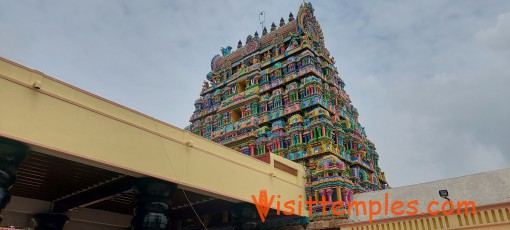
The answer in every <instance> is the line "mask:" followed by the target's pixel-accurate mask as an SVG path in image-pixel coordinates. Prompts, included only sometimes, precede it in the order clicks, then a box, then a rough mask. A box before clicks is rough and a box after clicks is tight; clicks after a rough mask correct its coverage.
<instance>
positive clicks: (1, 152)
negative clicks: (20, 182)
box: [0, 137, 28, 223]
mask: <svg viewBox="0 0 510 230" xmlns="http://www.w3.org/2000/svg"><path fill="white" fill-rule="evenodd" d="M27 155H28V146H26V145H25V144H23V143H21V142H18V141H14V140H11V139H7V138H4V137H0V212H1V211H2V209H4V208H5V207H6V206H7V204H9V202H10V201H11V193H10V192H9V189H10V188H11V186H12V185H13V184H14V182H15V181H16V172H17V170H18V167H19V165H20V163H21V162H22V161H23V160H24V159H25V158H26V157H27ZM2 219H3V218H2V216H1V215H0V223H1V222H2Z"/></svg>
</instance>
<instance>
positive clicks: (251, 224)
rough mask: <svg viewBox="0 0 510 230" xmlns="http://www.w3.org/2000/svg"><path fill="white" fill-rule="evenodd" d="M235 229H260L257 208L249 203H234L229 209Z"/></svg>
mask: <svg viewBox="0 0 510 230" xmlns="http://www.w3.org/2000/svg"><path fill="white" fill-rule="evenodd" d="M230 212H231V214H232V218H233V222H234V226H235V227H234V229H236V230H241V229H242V230H251V229H260V217H259V214H258V212H257V208H256V207H255V205H254V204H250V203H237V204H234V205H233V207H232V209H231V210H230Z"/></svg>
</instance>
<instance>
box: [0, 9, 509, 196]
mask: <svg viewBox="0 0 510 230" xmlns="http://www.w3.org/2000/svg"><path fill="white" fill-rule="evenodd" d="M301 2H302V1H298V0H295V1H170V0H164V1H120V0H119V1H114V0H110V1H104V0H88V1H44V0H37V1H35V0H34V1H30V0H28V1H8V0H0V56H2V57H5V58H8V59H10V60H13V61H16V62H18V63H20V64H23V65H26V66H29V67H31V68H34V69H37V70H40V71H42V72H44V73H46V74H48V75H50V76H53V77H55V78H58V79H60V80H63V81H65V82H68V83H70V84H73V85H75V86H78V87H80V88H82V89H85V90H87V91H90V92H92V93H95V94H97V95H99V96H102V97H105V98H108V99H110V100H113V101H115V102H118V103H120V104H123V105H126V106H128V107H131V108H133V109H136V110H138V111H140V112H143V113H146V114H148V115H150V116H153V117H155V118H158V119H160V120H163V121H166V122H169V123H171V124H174V125H176V126H178V127H185V126H186V125H187V124H188V118H189V117H190V115H191V114H192V112H193V102H194V100H195V99H196V98H197V97H198V94H199V92H200V89H201V85H202V82H203V80H204V79H205V76H206V74H207V73H208V72H209V71H210V61H211V58H212V57H213V56H214V55H215V54H219V53H220V47H226V46H228V45H230V46H232V47H235V46H236V44H237V42H238V40H240V39H241V40H243V42H244V40H245V39H246V36H247V35H249V34H253V33H254V32H255V31H256V30H258V31H259V33H260V31H261V29H260V25H259V19H258V13H259V12H260V11H265V12H266V25H270V23H271V22H273V21H275V22H278V21H279V20H280V17H282V16H283V17H284V19H285V20H287V17H288V14H289V12H293V13H294V15H296V14H297V10H298V8H299V4H300V3H301ZM312 3H313V6H314V8H315V13H316V17H317V19H318V20H319V23H320V24H321V26H322V29H323V32H324V35H325V42H326V46H327V47H328V49H329V50H330V52H331V54H332V55H333V56H334V57H335V60H336V61H337V67H338V68H339V69H340V74H341V77H342V78H343V79H344V81H345V82H346V84H347V86H346V90H347V93H348V94H350V96H351V99H352V101H353V104H354V105H355V106H356V107H357V108H358V110H359V112H360V121H361V122H362V125H363V126H365V127H366V130H367V134H368V136H369V138H370V139H371V140H372V141H373V142H374V143H375V144H376V146H377V149H378V152H379V155H380V159H381V160H380V165H381V167H382V168H383V170H385V171H386V176H387V179H388V180H389V182H390V185H392V186H394V187H395V186H402V185H408V184H415V183H422V182H427V181H432V180H439V179H444V178H450V177H456V176H462V175H466V174H472V173H478V172H483V171H489V170H496V169H502V168H508V167H510V140H508V138H509V137H510V135H509V134H510V121H509V120H508V119H510V101H509V98H510V96H509V87H510V1H505V0H504V1H468V0H464V1H454V0H451V1H420V2H418V1H348V0H345V1H317V2H316V1H312Z"/></svg>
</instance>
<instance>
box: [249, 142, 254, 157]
mask: <svg viewBox="0 0 510 230" xmlns="http://www.w3.org/2000/svg"><path fill="white" fill-rule="evenodd" d="M253 155H255V144H253V143H251V144H250V156H253Z"/></svg>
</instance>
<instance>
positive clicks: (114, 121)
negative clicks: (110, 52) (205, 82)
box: [0, 59, 307, 229]
mask: <svg viewBox="0 0 510 230" xmlns="http://www.w3.org/2000/svg"><path fill="white" fill-rule="evenodd" d="M0 104H1V106H0V137H1V138H2V144H4V143H18V144H21V145H24V146H26V147H27V148H28V150H26V151H23V154H26V156H25V157H26V159H24V160H23V161H21V162H20V164H19V165H14V164H12V165H11V166H9V167H10V169H11V168H17V170H16V171H15V173H11V174H9V175H11V178H14V179H17V180H16V182H14V185H13V186H12V188H11V189H10V193H11V194H12V198H11V203H10V204H9V205H8V206H7V207H6V208H5V210H4V211H3V212H2V214H3V215H4V217H5V218H4V223H2V224H6V222H9V221H14V222H15V221H16V220H19V218H18V219H16V218H14V216H16V215H18V216H19V215H21V214H23V215H25V216H30V215H32V214H36V213H40V212H49V213H65V214H66V215H67V216H68V217H70V218H71V219H70V220H71V221H70V222H69V223H73V220H81V221H82V222H83V223H85V222H87V221H89V222H90V223H88V224H105V225H109V226H114V227H123V228H126V227H128V226H129V225H130V223H129V220H130V219H133V221H135V219H136V218H133V216H132V215H133V210H134V208H135V203H134V201H135V200H138V201H139V202H140V200H143V199H145V198H144V197H147V196H151V191H152V190H150V189H149V190H148V191H146V192H145V193H144V191H142V190H143V189H145V188H154V189H155V190H158V188H165V189H167V190H168V189H169V190H172V192H169V193H165V194H166V195H168V199H169V200H170V201H171V202H170V203H171V205H170V209H169V212H168V216H169V217H170V219H173V220H178V221H175V222H173V223H172V224H174V225H176V224H180V225H181V227H182V226H184V225H186V223H187V222H186V221H192V222H193V221H194V222H196V223H201V224H202V223H203V224H218V225H222V224H223V225H228V224H232V221H231V220H229V217H231V218H232V215H231V214H229V213H228V212H227V213H226V214H225V213H221V212H219V213H218V210H223V211H228V210H230V209H231V207H232V206H233V205H234V206H235V204H240V203H241V204H242V203H248V204H251V203H253V200H252V198H251V196H252V195H258V194H259V192H260V190H267V191H268V192H269V193H271V194H278V195H280V196H281V199H282V200H291V199H292V200H299V199H302V200H304V199H305V198H304V183H305V171H304V168H303V167H302V166H301V165H299V164H296V163H293V162H291V161H289V160H286V159H284V158H282V157H279V156H269V157H267V158H265V161H261V160H258V159H254V158H251V157H249V156H245V155H243V154H241V153H239V152H237V151H234V150H231V149H229V148H227V147H224V146H222V145H219V144H216V143H213V142H212V141H208V140H206V139H203V138H201V137H199V136H196V135H194V134H192V133H190V132H188V131H185V130H181V129H179V128H176V127H174V126H171V125H169V124H166V123H164V122H161V121H158V120H156V119H154V118H151V117H149V116H147V115H144V114H141V113H138V112H136V111H133V110H130V109H128V108H126V107H123V106H120V105H118V104H115V103H113V102H110V101H108V100H105V99H103V98H100V97H98V96H95V95H92V94H90V93H88V92H85V91H83V90H80V89H77V88H75V87H73V86H71V85H68V84H66V83H63V82H61V81H58V80H56V79H53V78H51V77H49V76H46V75H44V74H43V73H41V72H38V71H35V70H32V69H29V68H27V67H23V66H20V65H18V64H16V63H13V62H10V61H8V60H5V59H0ZM4 147H5V146H4V145H2V149H1V150H2V152H0V153H1V154H4V153H6V152H7V151H6V150H5V149H6V147H5V148H4ZM4 150H5V151H4ZM6 167H7V166H6ZM4 168H5V167H4ZM0 170H4V169H0ZM16 174H17V176H16ZM12 175H14V176H12ZM140 178H152V179H154V180H156V182H154V181H149V182H140V180H141V179H140ZM160 182H161V183H160ZM141 183H142V184H144V186H142V185H140V184H141ZM158 183H159V184H158ZM165 183H168V185H164V184H165ZM145 185H146V186H145ZM173 185H175V186H174V187H172V186H173ZM133 186H135V187H136V188H137V189H133ZM151 186H152V187H151ZM165 186H166V187H165ZM4 187H5V188H8V187H10V186H7V185H6V186H4ZM2 191H3V190H2ZM152 195H153V194H152ZM148 200H150V199H148ZM160 203H161V202H160ZM191 205H192V206H193V207H194V209H195V212H197V214H198V216H200V221H198V218H197V214H195V212H194V211H193V209H191V208H190V206H191ZM144 207H148V206H144ZM252 207H253V208H254V207H255V206H253V205H252ZM272 208H276V203H273V204H272ZM137 210H138V211H139V208H137ZM73 211H75V212H74V214H73ZM138 211H137V214H135V217H136V215H138V214H140V213H138ZM146 211H147V210H146ZM149 211H150V210H149ZM91 212H92V213H105V216H107V214H108V215H113V216H114V217H115V218H101V216H100V215H99V216H98V217H97V219H96V220H94V221H95V222H94V221H92V220H91V218H90V216H89V217H88V218H87V213H91ZM142 214H144V213H142ZM225 215H226V216H225ZM301 215H302V216H307V212H306V210H303V211H302V214H301ZM73 216H74V218H73ZM105 216H104V217H105ZM9 218H10V219H9ZM21 219H23V218H21ZM103 219H104V220H103ZM126 220H128V221H127V222H126ZM217 220H219V223H215V221H217ZM96 227H97V226H96ZM98 229H100V228H98ZM101 229H102V228H101ZM105 229H108V228H105ZM114 229H115V228H114Z"/></svg>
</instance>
